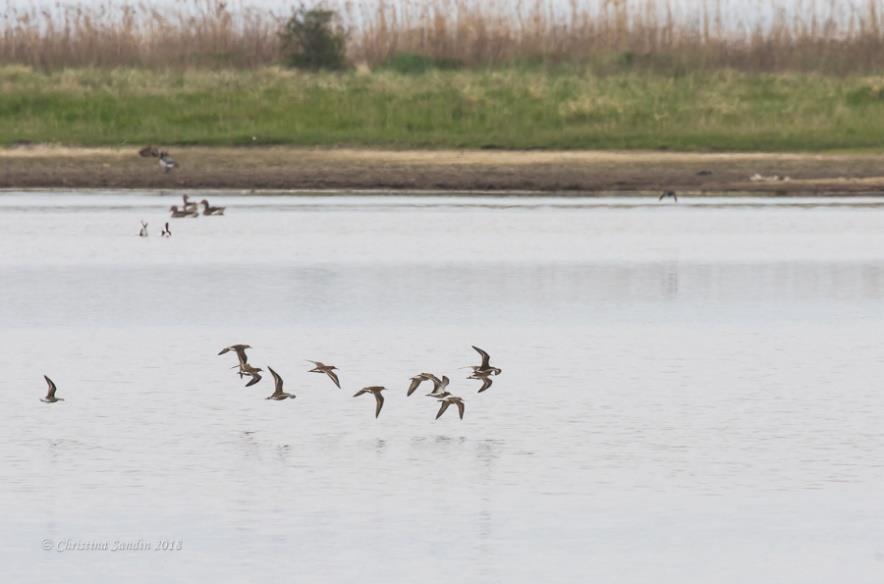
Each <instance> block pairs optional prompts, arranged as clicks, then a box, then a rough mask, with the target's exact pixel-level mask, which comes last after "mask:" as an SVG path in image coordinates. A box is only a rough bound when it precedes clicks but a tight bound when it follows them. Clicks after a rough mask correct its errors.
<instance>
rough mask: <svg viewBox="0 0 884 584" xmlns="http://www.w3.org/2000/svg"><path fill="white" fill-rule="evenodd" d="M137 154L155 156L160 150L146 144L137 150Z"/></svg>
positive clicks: (143, 156)
mask: <svg viewBox="0 0 884 584" xmlns="http://www.w3.org/2000/svg"><path fill="white" fill-rule="evenodd" d="M138 155H139V156H141V157H142V158H157V157H158V156H159V155H160V151H159V150H157V149H156V148H155V147H154V146H151V145H150V144H148V145H147V146H145V147H144V148H142V149H141V150H139V151H138Z"/></svg>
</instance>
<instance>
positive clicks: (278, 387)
mask: <svg viewBox="0 0 884 584" xmlns="http://www.w3.org/2000/svg"><path fill="white" fill-rule="evenodd" d="M267 371H269V372H270V375H272V376H273V383H274V384H275V385H274V387H275V388H274V390H273V393H272V394H270V396H269V397H266V398H264V399H272V400H276V401H281V400H284V399H295V394H293V393H286V392H284V391H283V390H282V377H280V376H279V373H277V372H276V371H274V370H273V368H272V367H271V366H270V365H268V366H267Z"/></svg>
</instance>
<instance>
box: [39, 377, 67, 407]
mask: <svg viewBox="0 0 884 584" xmlns="http://www.w3.org/2000/svg"><path fill="white" fill-rule="evenodd" d="M43 379H45V380H46V383H47V384H48V385H49V391H47V392H46V397H41V398H40V401H41V402H45V403H47V404H54V403H55V402H60V401H64V398H63V397H55V392H56V391H58V388H57V387H55V383H54V382H53V381H52V380H51V379H49V377H47V376H46V375H44V376H43Z"/></svg>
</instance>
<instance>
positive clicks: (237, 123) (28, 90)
mask: <svg viewBox="0 0 884 584" xmlns="http://www.w3.org/2000/svg"><path fill="white" fill-rule="evenodd" d="M21 143H57V144H64V145H70V146H78V145H82V146H119V145H126V144H132V145H135V144H142V143H158V144H162V145H164V146H172V145H207V146H211V145H218V146H222V145H223V146H235V145H268V144H287V145H300V146H343V145H346V146H358V147H385V148H389V147H392V148H501V149H668V150H674V151H772V152H775V151H780V152H785V151H792V152H799V151H803V152H814V151H832V150H854V151H859V150H869V151H880V150H881V149H882V145H884V77H878V76H875V77H869V76H846V77H843V76H829V75H820V74H799V73H791V74H782V73H779V74H778V73H765V74H761V73H742V72H736V71H728V70H723V71H715V72H697V73H687V74H680V75H677V76H672V75H660V74H655V73H652V72H618V73H613V74H610V75H598V74H594V73H591V72H589V71H587V70H583V69H580V68H573V67H572V68H569V67H560V68H557V69H542V68H537V69H531V68H519V67H512V68H503V69H497V70H488V71H481V70H430V71H427V72H423V73H417V74H409V73H401V72H393V71H385V70H374V71H370V72H369V71H351V72H347V73H340V74H332V73H303V72H296V71H288V70H282V69H278V68H264V69H257V70H252V71H243V70H231V71H209V70H199V69H196V70H186V71H155V70H142V69H72V70H71V69H69V70H61V71H52V72H41V71H36V70H32V69H29V68H26V67H22V66H8V67H5V68H0V144H3V145H13V144H21Z"/></svg>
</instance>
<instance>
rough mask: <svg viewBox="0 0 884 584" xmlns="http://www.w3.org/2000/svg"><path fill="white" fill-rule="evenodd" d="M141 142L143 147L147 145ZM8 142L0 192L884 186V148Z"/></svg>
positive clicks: (713, 190) (692, 190)
mask: <svg viewBox="0 0 884 584" xmlns="http://www.w3.org/2000/svg"><path fill="white" fill-rule="evenodd" d="M139 147H140V145H139ZM169 150H170V152H171V155H172V156H173V157H174V158H175V160H176V161H178V163H179V164H180V167H179V168H177V169H175V170H174V171H172V172H170V173H164V172H163V171H162V169H161V168H160V166H159V164H158V161H157V159H155V158H142V157H140V156H139V155H138V152H137V151H138V147H136V146H131V147H121V148H67V147H53V146H20V147H14V148H5V149H0V188H3V189H19V188H20V189H35V188H36V189H175V190H185V189H237V190H246V191H248V190H271V191H273V190H276V191H288V190H343V191H350V190H375V191H377V190H382V191H397V190H402V191H429V192H440V193H445V192H464V193H466V192H488V193H494V192H502V191H507V192H509V191H516V192H524V193H533V194H536V193H541V194H544V193H546V194H564V195H567V194H575V195H576V194H583V195H592V194H596V195H602V194H631V193H637V194H639V193H640V194H648V193H654V192H657V191H662V190H670V189H671V190H676V191H679V192H682V193H686V194H709V195H722V194H731V195H741V194H745V195H771V196H783V195H877V194H884V154H767V153H750V154H744V153H696V154H695V153H670V152H619V151H618V152H608V151H493V150H421V151H414V150H377V149H371V150H368V149H366V150H360V149H348V148H339V149H311V148H291V147H262V148H220V147H219V148H207V147H190V148H169Z"/></svg>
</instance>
